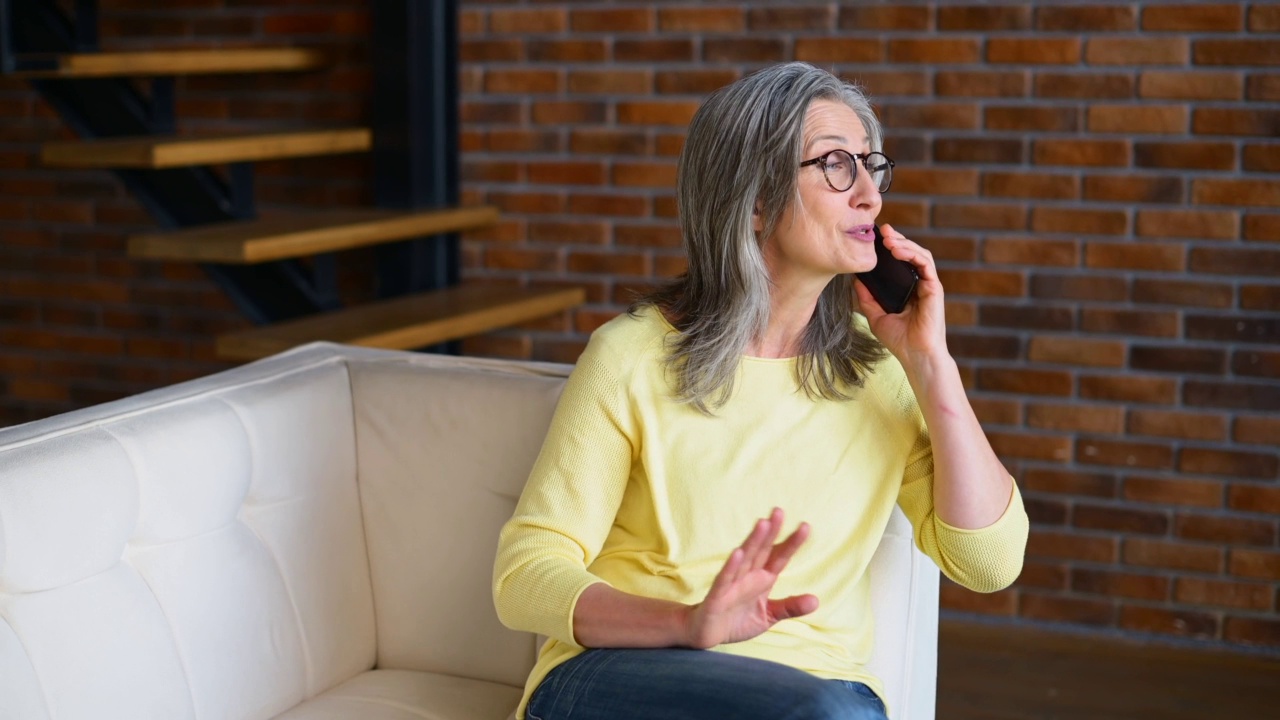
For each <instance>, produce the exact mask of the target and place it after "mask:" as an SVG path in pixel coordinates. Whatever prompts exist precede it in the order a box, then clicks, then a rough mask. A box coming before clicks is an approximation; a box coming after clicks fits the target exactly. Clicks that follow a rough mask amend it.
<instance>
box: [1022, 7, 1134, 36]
mask: <svg viewBox="0 0 1280 720" xmlns="http://www.w3.org/2000/svg"><path fill="white" fill-rule="evenodd" d="M1136 26H1137V13H1136V12H1135V11H1134V9H1133V8H1132V7H1129V6H1118V7H1117V6H1107V5H1091V6H1090V5H1086V6H1080V7H1041V8H1038V9H1037V10H1036V29H1037V30H1073V31H1084V32H1106V31H1119V30H1133V29H1134V28H1135V27H1136Z"/></svg>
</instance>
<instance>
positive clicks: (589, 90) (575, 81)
mask: <svg viewBox="0 0 1280 720" xmlns="http://www.w3.org/2000/svg"><path fill="white" fill-rule="evenodd" d="M568 87H569V92H571V93H574V94H585V95H620V94H626V95H642V94H645V93H648V92H649V91H650V89H651V88H652V87H653V80H652V79H651V78H650V74H649V71H647V70H572V71H570V72H569V81H568ZM658 92H664V93H665V92H667V91H665V90H663V89H662V88H661V87H659V88H658Z"/></svg>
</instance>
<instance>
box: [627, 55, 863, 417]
mask: <svg viewBox="0 0 1280 720" xmlns="http://www.w3.org/2000/svg"><path fill="white" fill-rule="evenodd" d="M814 100H833V101H836V102H842V103H844V104H845V105H848V106H849V108H850V109H852V110H853V111H854V113H855V114H856V115H857V116H858V119H860V120H861V121H862V125H863V127H864V128H865V129H866V131H867V135H868V137H869V139H870V143H871V149H872V150H879V149H880V148H881V132H880V122H879V120H877V119H876V116H875V112H874V111H873V110H872V109H871V104H870V102H868V100H867V97H866V96H865V95H864V94H863V93H862V91H861V90H860V89H859V88H857V87H856V86H854V85H851V84H849V83H847V82H845V81H843V80H841V79H839V78H837V77H835V76H834V75H832V74H831V73H829V72H827V71H825V70H820V69H818V68H816V67H814V66H812V65H809V64H806V63H800V62H792V63H786V64H782V65H775V66H773V67H769V68H766V69H764V70H761V71H759V72H756V73H754V74H752V75H749V76H747V77H744V78H742V79H741V80H738V81H737V82H735V83H733V84H731V85H728V86H726V87H723V88H721V89H719V90H717V91H716V92H714V93H712V94H711V96H710V97H708V98H707V100H706V102H705V103H703V105H702V107H700V108H699V109H698V112H697V113H696V114H695V115H694V117H693V120H692V122H690V124H689V133H688V137H687V138H686V140H685V144H684V150H683V151H682V152H681V153H680V163H679V169H678V174H677V180H676V192H677V196H678V202H679V208H680V227H681V230H682V232H683V236H684V248H685V253H686V254H687V255H688V260H689V268H688V271H687V272H686V273H685V274H683V275H681V276H680V277H677V278H675V279H674V280H673V281H672V282H670V283H669V284H667V285H666V286H665V287H663V288H661V289H659V290H657V291H655V292H654V293H652V294H650V295H648V296H646V297H643V298H641V299H640V300H638V301H636V303H634V304H633V305H632V306H631V308H630V310H629V312H632V313H635V312H638V311H639V310H640V309H641V308H642V307H644V306H647V305H654V306H656V307H657V309H658V310H660V311H662V312H663V313H664V314H665V315H666V316H667V318H668V319H670V320H671V322H672V323H673V324H674V325H675V327H676V329H677V330H679V331H680V332H679V335H677V336H676V338H675V339H674V340H673V341H672V342H671V343H670V346H669V353H668V356H667V363H668V369H669V371H671V372H672V374H673V377H674V379H675V389H676V396H677V398H678V399H679V400H681V401H683V402H688V403H690V404H691V405H693V406H694V407H696V408H697V409H698V410H699V411H700V412H703V413H707V414H710V413H711V409H712V408H715V407H719V406H721V405H723V404H724V403H725V402H726V401H727V400H728V399H729V397H730V396H731V395H732V393H733V380H734V375H735V373H736V371H737V368H738V363H739V361H740V359H741V357H742V355H743V354H744V353H745V352H746V349H747V347H748V345H749V344H750V343H751V341H752V340H754V339H756V338H757V337H759V336H760V335H761V334H762V333H763V332H764V330H765V328H766V327H767V326H768V322H769V286H770V280H769V273H768V270H767V268H766V266H765V261H764V255H763V253H762V251H761V244H762V243H763V242H764V240H765V239H766V238H768V237H769V236H770V235H772V234H773V231H774V230H775V229H776V228H777V224H778V221H779V219H780V218H781V216H782V214H783V212H784V211H785V210H786V209H787V208H788V207H789V206H790V205H791V204H792V203H796V202H799V200H800V198H799V193H798V191H797V186H796V178H797V175H798V173H799V170H800V168H799V165H800V162H801V161H802V158H801V153H802V152H803V151H804V121H805V116H806V114H807V112H808V109H809V105H810V103H812V102H813V101H814ZM757 210H758V211H759V213H760V219H761V224H762V228H763V231H762V232H761V233H760V234H759V236H757V234H756V233H755V232H754V230H753V227H752V214H753V213H754V212H755V211H757ZM852 291H853V288H852V279H851V278H850V277H849V276H848V275H837V276H836V277H835V278H834V279H833V280H832V281H831V283H830V284H828V285H827V287H826V288H824V289H823V291H822V294H821V296H820V297H819V299H818V305H817V308H816V309H815V310H814V313H813V317H812V318H811V319H810V320H809V325H808V327H807V328H806V329H805V332H804V336H803V338H802V340H801V345H800V351H801V356H800V358H799V362H798V364H797V378H796V381H797V383H798V384H799V386H800V387H802V388H804V390H805V392H806V393H807V394H809V396H810V397H823V398H828V399H836V400H846V399H848V398H849V396H848V395H847V394H845V393H844V392H843V391H842V389H841V386H842V385H844V386H850V385H851V386H860V385H861V384H862V381H863V378H864V377H865V375H866V373H868V372H870V371H871V370H872V366H873V365H874V363H875V362H876V361H878V360H880V359H881V358H883V357H884V356H885V350H884V347H883V346H882V345H880V343H879V342H878V341H877V340H876V339H875V338H874V337H872V336H871V335H869V334H867V333H864V332H861V331H859V330H858V328H857V326H855V325H854V318H853V315H854V310H853V308H852V306H851V302H852V297H853V295H852Z"/></svg>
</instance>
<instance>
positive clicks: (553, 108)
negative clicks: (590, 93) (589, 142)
mask: <svg viewBox="0 0 1280 720" xmlns="http://www.w3.org/2000/svg"><path fill="white" fill-rule="evenodd" d="M532 115H533V122H534V123H536V124H538V125H567V124H579V123H587V124H594V123H602V122H604V119H605V104H604V103H601V102H570V101H564V102H561V101H550V100H547V101H538V102H535V103H533V108H532Z"/></svg>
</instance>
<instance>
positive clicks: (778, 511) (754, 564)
mask: <svg viewBox="0 0 1280 720" xmlns="http://www.w3.org/2000/svg"><path fill="white" fill-rule="evenodd" d="M781 532H782V508H774V509H773V512H771V513H769V532H768V533H766V534H765V536H764V538H763V542H762V543H761V545H760V547H759V548H758V549H757V550H756V554H755V555H754V556H753V557H752V558H751V570H759V569H760V568H762V567H764V564H765V563H766V562H769V556H770V555H771V554H772V553H773V544H774V543H775V542H777V541H778V535H779V534H780V533H781Z"/></svg>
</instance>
